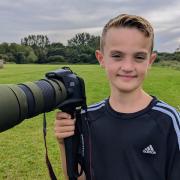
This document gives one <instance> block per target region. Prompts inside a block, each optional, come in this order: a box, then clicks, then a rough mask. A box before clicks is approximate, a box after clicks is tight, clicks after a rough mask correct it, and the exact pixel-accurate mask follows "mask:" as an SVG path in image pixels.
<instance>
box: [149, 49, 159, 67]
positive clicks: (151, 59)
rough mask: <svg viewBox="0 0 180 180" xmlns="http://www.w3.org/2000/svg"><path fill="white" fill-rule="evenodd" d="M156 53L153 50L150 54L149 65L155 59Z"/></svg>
mask: <svg viewBox="0 0 180 180" xmlns="http://www.w3.org/2000/svg"><path fill="white" fill-rule="evenodd" d="M156 57H157V54H156V53H155V52H153V53H152V54H151V56H150V61H149V66H151V65H152V64H153V63H154V61H155V60H156Z"/></svg>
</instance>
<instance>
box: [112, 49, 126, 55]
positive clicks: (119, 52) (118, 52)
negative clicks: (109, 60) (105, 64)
mask: <svg viewBox="0 0 180 180" xmlns="http://www.w3.org/2000/svg"><path fill="white" fill-rule="evenodd" d="M110 53H111V54H112V53H113V54H116V53H117V54H125V53H124V52H122V51H118V50H111V51H110Z"/></svg>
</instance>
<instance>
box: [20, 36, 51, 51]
mask: <svg viewBox="0 0 180 180" xmlns="http://www.w3.org/2000/svg"><path fill="white" fill-rule="evenodd" d="M49 44H50V41H49V39H48V37H47V36H46V35H29V36H28V37H24V38H23V39H21V45H25V46H31V47H32V48H37V47H39V48H45V47H47V46H48V45H49Z"/></svg>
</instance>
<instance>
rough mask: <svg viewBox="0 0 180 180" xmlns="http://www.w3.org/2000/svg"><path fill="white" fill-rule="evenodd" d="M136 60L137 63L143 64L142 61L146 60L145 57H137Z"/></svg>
mask: <svg viewBox="0 0 180 180" xmlns="http://www.w3.org/2000/svg"><path fill="white" fill-rule="evenodd" d="M135 59H136V61H137V62H142V61H144V60H145V59H146V58H145V57H144V56H136V57H135Z"/></svg>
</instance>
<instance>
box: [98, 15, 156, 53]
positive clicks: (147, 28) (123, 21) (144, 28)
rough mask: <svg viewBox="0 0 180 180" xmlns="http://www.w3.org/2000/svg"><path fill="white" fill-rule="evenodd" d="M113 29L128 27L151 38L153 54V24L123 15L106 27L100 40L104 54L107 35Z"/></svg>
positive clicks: (140, 18) (138, 17)
mask: <svg viewBox="0 0 180 180" xmlns="http://www.w3.org/2000/svg"><path fill="white" fill-rule="evenodd" d="M112 27H116V28H118V27H125V28H126V27H127V28H136V29H138V30H139V31H141V32H142V33H143V34H144V35H145V37H148V38H151V42H152V43H151V52H152V51H153V46H154V31H153V28H152V26H151V24H150V23H149V22H148V21H147V20H146V19H144V18H142V17H140V16H136V15H128V14H121V15H119V16H117V17H115V18H113V19H110V21H109V22H108V23H107V24H106V25H105V26H104V28H103V31H102V36H101V40H100V50H101V51H102V52H103V51H104V45H105V36H106V33H107V31H108V30H109V29H110V28H112Z"/></svg>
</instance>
